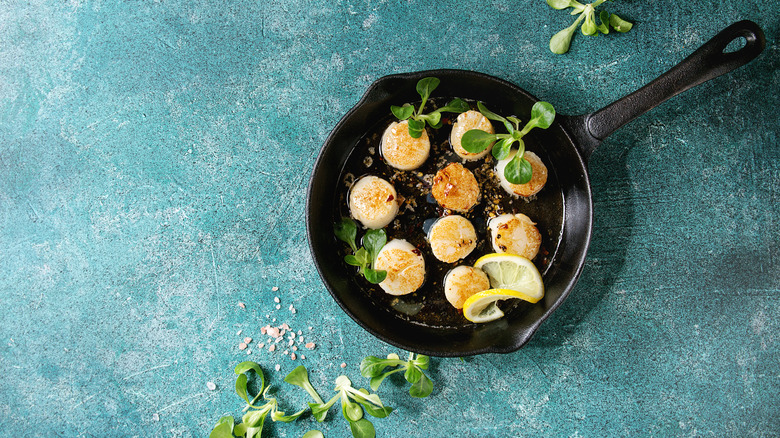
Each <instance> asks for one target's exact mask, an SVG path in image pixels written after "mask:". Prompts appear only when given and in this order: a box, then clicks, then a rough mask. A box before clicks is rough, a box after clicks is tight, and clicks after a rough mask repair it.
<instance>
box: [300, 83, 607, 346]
mask: <svg viewBox="0 0 780 438" xmlns="http://www.w3.org/2000/svg"><path fill="white" fill-rule="evenodd" d="M453 75H454V76H465V77H471V78H479V79H482V80H486V81H488V82H491V83H494V84H498V85H500V86H503V87H506V88H508V89H510V90H512V91H513V92H516V93H517V94H519V95H521V96H523V97H524V98H527V99H530V100H532V101H538V100H539V99H538V98H536V97H535V96H533V95H531V94H530V93H528V92H527V91H525V90H523V89H521V88H519V87H518V86H517V85H515V84H512V83H511V82H508V81H506V80H504V79H501V78H497V77H495V76H491V75H487V74H485V73H480V72H475V71H470V70H459V69H436V70H424V71H417V72H408V73H395V74H391V75H386V76H382V77H380V78H379V79H377V80H375V81H374V82H372V83H371V85H369V87H368V88H367V90H366V91H365V93H364V94H363V96H362V97H361V98H360V99H359V100H358V101H357V102H356V103H355V104H354V106H353V107H352V108H350V110H349V111H347V112H346V113H345V115H344V116H343V117H342V118H341V119H340V120H339V122H338V123H337V124H336V125H335V126H334V128H333V129H332V130H331V132H330V133H329V135H328V136H327V138H326V139H325V141H324V142H323V145H322V147H321V149H320V151H319V153H318V156H317V159H316V160H315V162H314V166H313V168H312V171H311V175H310V180H309V185H308V189H307V198H306V231H307V238H308V245H309V249H310V251H311V254H312V259H313V261H314V265H315V266H316V269H317V271H318V274H319V276H320V278H321V280H322V281H323V283H324V285H325V286H326V289H327V290H328V292H329V293H330V295H331V297H332V298H333V299H334V300H335V301H336V303H337V304H338V305H339V307H340V308H341V309H342V310H343V311H344V312H345V313H346V314H347V315H349V316H350V318H351V319H352V320H353V321H355V322H356V323H357V324H358V325H359V326H361V327H362V328H363V329H365V330H366V331H368V332H369V333H370V334H372V335H374V336H375V337H377V338H378V339H380V340H382V341H384V342H387V343H388V344H391V345H394V346H396V347H399V348H403V349H406V350H413V351H416V352H419V353H423V354H428V355H433V356H440V357H457V356H460V357H463V356H471V355H476V354H485V353H510V352H513V351H516V350H517V349H519V348H521V347H522V346H523V345H525V344H526V343H527V342H528V341H529V340H530V339H531V338H532V337H533V336H534V335H535V333H536V332H537V331H538V329H539V327H540V326H541V324H542V323H543V322H544V321H545V320H547V319H548V318H549V316H550V315H551V314H552V312H554V311H555V310H556V309H557V308H558V307H560V305H561V304H562V303H563V301H565V299H566V298H567V297H568V295H569V293H570V292H571V290H572V289H573V288H574V286H575V285H576V283H577V281H578V279H579V277H580V275H581V273H582V271H583V269H584V263H585V259H586V255H587V250H588V248H589V246H590V239H591V235H592V226H593V198H592V193H591V186H590V180H589V176H588V172H587V165H586V161H585V160H584V159H583V156H582V153H581V151H580V149H579V147H578V145H577V142H575V140H574V139H573V136H572V134H571V133H570V132H569V129H568V127H567V126H566V123H563V122H564V120H563V119H567V118H568V117H567V116H563V115H559V120H560V123H558V122H559V121H558V120H556V124H558V125H559V128H560V130H561V131H562V132H563V134H564V135H565V137H566V139H567V141H568V142H569V144H570V145H571V146H572V147H573V148H574V150H575V152H576V158H577V160H578V165H579V169H581V170H582V171H581V172H580V175H579V177H580V179H581V180H582V181H581V182H580V184H579V186H580V187H579V188H580V189H582V190H583V194H582V196H584V198H585V199H587V203H586V205H585V206H584V208H585V210H587V217H585V218H582V220H583V221H584V222H585V223H586V225H585V226H581V227H580V228H582V229H583V230H584V235H583V236H581V239H580V241H581V242H583V243H584V245H580V248H578V249H577V251H576V253H577V255H576V256H575V257H574V259H572V260H571V261H570V264H571V265H573V268H574V269H573V270H572V271H571V272H570V273H568V274H567V278H568V280H567V281H566V282H565V284H564V283H562V288H563V291H562V292H561V294H560V295H559V296H558V298H556V299H555V300H554V301H553V302H552V304H550V305H549V306H548V307H547V308H546V309H545V310H544V312H543V313H542V314H541V315H539V316H538V317H537V318H536V319H535V320H534V321H533V323H531V324H529V325H528V326H527V330H526V333H525V334H524V335H522V336H519V337H518V338H517V339H515V342H509V343H505V344H503V345H498V344H493V345H485V346H482V347H478V348H470V349H467V350H458V351H452V350H450V349H448V348H446V347H445V348H441V346H435V348H434V347H430V346H429V347H428V348H420V346H414V347H413V348H410V345H408V344H406V343H404V342H403V341H400V340H398V339H396V338H394V337H392V336H387V335H385V334H383V333H379V332H377V331H376V330H375V329H374V327H372V326H371V325H370V324H368V323H367V322H366V321H364V320H363V319H361V318H360V317H359V316H358V315H356V314H355V313H354V312H353V311H352V309H351V308H350V306H349V305H348V304H347V303H346V302H345V301H344V300H343V298H342V297H341V296H339V294H338V293H337V291H336V290H335V287H336V286H334V284H332V283H331V281H330V274H329V273H328V272H326V270H325V268H324V266H323V264H322V263H321V261H320V260H319V257H318V254H319V253H320V248H318V247H317V246H316V245H315V239H314V233H315V232H316V229H315V224H314V223H313V221H312V219H311V217H312V209H313V208H314V206H313V192H314V191H315V185H316V184H317V183H318V182H319V181H318V180H319V179H320V178H318V177H319V176H320V174H321V173H322V172H323V170H322V167H323V166H324V165H325V164H326V163H325V162H326V160H327V158H329V157H326V155H327V152H328V151H329V150H330V149H332V145H333V142H334V139H335V138H336V137H337V136H338V135H339V133H340V131H341V130H342V129H343V128H344V125H346V124H347V123H349V121H350V120H351V119H352V118H353V117H354V115H355V113H356V112H359V111H362V110H364V106H365V105H366V103H367V102H368V101H369V100H370V98H371V97H372V95H373V94H374V93H375V92H377V89H378V88H380V85H381V84H383V83H385V82H386V81H393V80H396V79H401V80H404V81H409V80H413V79H414V78H418V77H419V78H422V77H425V76H453ZM466 97H468V96H466ZM353 148H354V145H352V146H350V147H349V148H348V150H349V151H350V152H351V150H352V149H353ZM563 206H564V207H563V208H564V209H568V208H569V206H568V205H567V202H566V198H565V195H564V200H563ZM566 214H567V212H564V219H565V217H566V216H565V215H566ZM566 228H568V224H567V223H566V221H565V220H564V225H563V231H562V233H565V232H566ZM564 238H565V237H563V236H562V237H561V239H564ZM556 257H557V255H556ZM431 329H432V330H435V331H439V332H444V331H452V332H455V331H456V329H446V328H438V327H437V328H431Z"/></svg>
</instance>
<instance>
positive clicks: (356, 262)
mask: <svg viewBox="0 0 780 438" xmlns="http://www.w3.org/2000/svg"><path fill="white" fill-rule="evenodd" d="M333 232H334V233H335V234H336V237H337V238H338V239H339V240H341V241H342V242H344V243H346V244H347V245H349V247H350V248H352V254H347V255H346V256H344V261H345V262H347V264H349V265H352V266H357V267H358V268H360V274H361V275H362V276H363V277H365V278H366V280H368V282H369V283H372V284H379V283H381V282H383V281H384V280H385V278H386V277H387V271H383V270H376V269H372V266H373V264H374V262H375V261H376V256H377V254H379V251H380V250H381V249H382V247H383V246H385V243H387V233H385V230H383V229H379V230H368V231H366V234H365V235H363V246H362V247H360V248H358V247H357V245H356V244H355V239H356V238H357V224H356V223H355V221H353V220H352V219H350V218H348V217H342V218H341V221H340V222H336V223H335V224H334V225H333Z"/></svg>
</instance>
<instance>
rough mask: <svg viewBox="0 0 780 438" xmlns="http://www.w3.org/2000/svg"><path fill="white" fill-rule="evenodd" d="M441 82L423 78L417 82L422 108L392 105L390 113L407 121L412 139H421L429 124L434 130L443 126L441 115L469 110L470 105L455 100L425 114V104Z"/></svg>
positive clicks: (437, 79) (432, 78)
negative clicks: (426, 125)
mask: <svg viewBox="0 0 780 438" xmlns="http://www.w3.org/2000/svg"><path fill="white" fill-rule="evenodd" d="M440 82H441V81H439V78H434V77H427V78H422V79H420V80H419V81H418V82H417V87H416V88H417V94H419V95H420V98H421V101H420V107H419V108H417V109H416V110H415V108H414V106H413V105H412V104H410V103H405V104H403V105H402V106H396V105H391V106H390V111H391V112H392V113H393V115H394V116H395V117H396V118H398V120H407V121H408V124H409V136H411V137H412V138H420V137H421V136H422V133H423V131H425V124H426V123H427V124H428V126H430V127H431V128H433V129H439V128H441V126H442V125H443V123H442V120H441V113H462V112H466V111H468V110H469V105H468V103H466V102H465V101H464V100H463V99H453V100H452V101H450V102H449V103H448V104H447V105H445V106H443V107H441V108H439V109H436V110H434V111H431V112H430V113H427V114H426V113H423V109H424V108H425V104H426V103H427V102H428V99H429V98H430V97H431V94H432V93H433V90H435V89H436V88H437V87H438V86H439V84H440Z"/></svg>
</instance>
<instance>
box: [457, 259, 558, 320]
mask: <svg viewBox="0 0 780 438" xmlns="http://www.w3.org/2000/svg"><path fill="white" fill-rule="evenodd" d="M474 267H475V268H479V269H482V271H484V272H485V274H487V276H488V279H489V280H490V286H491V287H492V288H493V289H488V290H484V291H482V292H477V293H476V294H474V295H472V296H471V297H469V299H467V300H466V302H464V303H463V316H465V317H466V319H468V320H469V321H471V322H476V323H482V322H489V321H493V320H496V319H498V318H501V317H502V316H504V312H502V311H501V309H499V308H498V306H497V305H496V302H498V301H501V300H507V299H510V298H519V299H521V300H524V301H528V302H530V303H536V302H538V301H539V300H540V299H542V297H543V296H544V284H543V283H542V275H541V274H540V273H539V270H538V269H536V266H534V264H533V262H531V261H530V260H528V259H527V258H525V257H520V256H517V255H513V254H498V253H496V254H488V255H486V256H483V257H481V258H480V259H479V260H477V262H476V263H475V264H474Z"/></svg>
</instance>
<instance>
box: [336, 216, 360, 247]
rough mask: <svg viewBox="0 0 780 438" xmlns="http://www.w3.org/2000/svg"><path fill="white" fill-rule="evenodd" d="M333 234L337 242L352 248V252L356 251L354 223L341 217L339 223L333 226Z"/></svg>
mask: <svg viewBox="0 0 780 438" xmlns="http://www.w3.org/2000/svg"><path fill="white" fill-rule="evenodd" d="M333 232H334V233H335V234H336V237H337V238H338V239H339V240H341V241H342V242H344V243H346V244H347V245H349V247H350V248H352V252H355V251H357V246H355V239H356V238H357V224H356V223H355V221H353V220H352V219H350V218H348V217H343V218H341V221H340V222H337V223H336V224H335V225H333Z"/></svg>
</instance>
